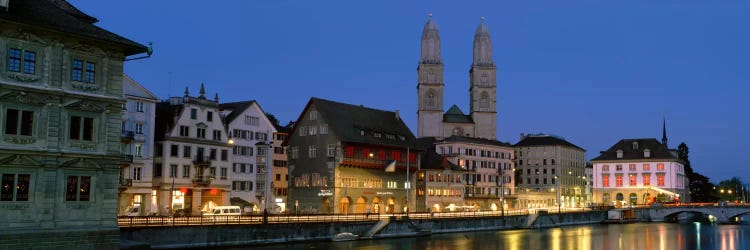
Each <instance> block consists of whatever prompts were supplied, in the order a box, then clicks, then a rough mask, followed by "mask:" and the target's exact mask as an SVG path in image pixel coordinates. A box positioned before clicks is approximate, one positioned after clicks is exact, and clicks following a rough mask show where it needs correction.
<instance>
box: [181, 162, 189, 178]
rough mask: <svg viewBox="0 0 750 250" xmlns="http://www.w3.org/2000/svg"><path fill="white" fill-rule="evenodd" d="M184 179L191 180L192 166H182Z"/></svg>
mask: <svg viewBox="0 0 750 250" xmlns="http://www.w3.org/2000/svg"><path fill="white" fill-rule="evenodd" d="M182 178H190V165H182Z"/></svg>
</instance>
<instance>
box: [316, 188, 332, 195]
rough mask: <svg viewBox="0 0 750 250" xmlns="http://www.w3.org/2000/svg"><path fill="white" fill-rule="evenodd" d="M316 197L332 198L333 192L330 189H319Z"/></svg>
mask: <svg viewBox="0 0 750 250" xmlns="http://www.w3.org/2000/svg"><path fill="white" fill-rule="evenodd" d="M318 196H333V191H331V190H330V189H321V190H320V193H318Z"/></svg>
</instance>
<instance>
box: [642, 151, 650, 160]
mask: <svg viewBox="0 0 750 250" xmlns="http://www.w3.org/2000/svg"><path fill="white" fill-rule="evenodd" d="M649 157H651V150H649V149H644V150H643V158H649Z"/></svg>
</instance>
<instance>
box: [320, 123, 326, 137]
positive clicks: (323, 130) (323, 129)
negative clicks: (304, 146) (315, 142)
mask: <svg viewBox="0 0 750 250" xmlns="http://www.w3.org/2000/svg"><path fill="white" fill-rule="evenodd" d="M320 134H321V135H325V134H328V124H321V125H320Z"/></svg>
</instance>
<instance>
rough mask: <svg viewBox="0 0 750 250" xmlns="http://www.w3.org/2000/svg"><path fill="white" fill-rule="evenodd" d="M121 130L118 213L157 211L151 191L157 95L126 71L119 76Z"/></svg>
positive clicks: (139, 213)
mask: <svg viewBox="0 0 750 250" xmlns="http://www.w3.org/2000/svg"><path fill="white" fill-rule="evenodd" d="M122 95H123V97H124V98H125V103H123V105H122V131H121V132H122V133H121V135H120V142H121V144H120V152H121V154H122V158H121V159H120V181H119V189H118V190H119V193H118V200H119V202H118V206H117V214H118V215H150V214H155V213H157V212H158V207H157V206H156V193H154V192H153V191H152V186H153V183H152V177H153V171H154V169H153V165H154V158H153V155H154V129H155V128H156V126H155V125H154V119H155V117H156V103H157V102H159V99H158V98H157V97H156V95H154V94H153V93H151V91H149V90H148V89H146V88H144V87H143V86H142V85H140V84H139V83H138V82H136V81H134V80H133V79H132V78H130V77H128V76H127V75H123V78H122Z"/></svg>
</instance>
